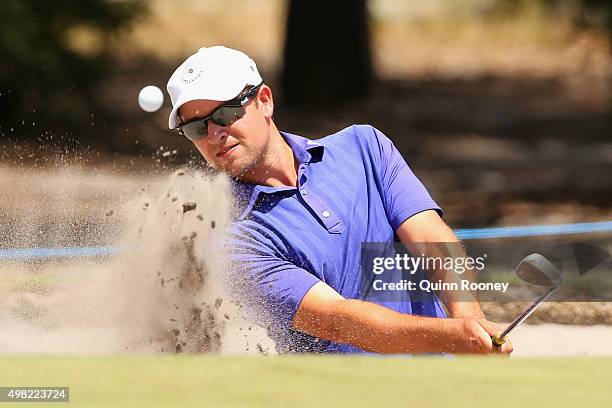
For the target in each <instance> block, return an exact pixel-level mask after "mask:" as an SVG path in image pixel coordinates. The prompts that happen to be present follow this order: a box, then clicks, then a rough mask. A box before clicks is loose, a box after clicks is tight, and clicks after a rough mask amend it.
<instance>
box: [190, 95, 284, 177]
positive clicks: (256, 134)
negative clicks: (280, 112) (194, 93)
mask: <svg viewBox="0 0 612 408" xmlns="http://www.w3.org/2000/svg"><path fill="white" fill-rule="evenodd" d="M222 104H223V103H222V102H219V101H211V100H203V99H200V100H196V101H191V102H187V103H185V104H184V105H182V106H181V107H180V109H179V114H180V117H181V120H182V122H183V123H186V122H190V121H192V120H194V119H196V118H202V117H206V116H208V115H209V114H210V113H211V112H212V111H213V110H214V109H216V108H217V107H219V106H220V105H222ZM244 108H245V112H246V113H245V115H244V116H243V117H242V118H240V119H238V120H237V121H236V122H234V123H232V124H231V125H228V126H225V127H223V126H220V125H217V124H216V123H214V122H213V121H208V136H207V137H204V138H201V139H198V140H194V141H193V144H194V145H195V146H196V147H197V148H198V150H199V151H200V153H201V154H202V156H204V158H205V159H206V161H207V162H208V163H209V164H210V166H212V167H213V168H214V169H216V170H220V171H223V172H225V173H227V174H228V175H230V176H231V177H238V178H242V177H243V176H244V175H246V174H247V173H250V172H256V171H257V170H258V167H259V166H260V165H261V164H262V160H263V157H264V156H265V154H266V152H267V148H268V142H269V137H270V121H271V119H272V112H273V110H274V105H273V101H272V92H271V90H270V88H269V87H267V86H266V85H262V87H261V88H260V89H259V91H258V92H257V93H256V94H255V95H254V96H252V97H250V98H249V100H248V102H247V103H246V104H245V105H244Z"/></svg>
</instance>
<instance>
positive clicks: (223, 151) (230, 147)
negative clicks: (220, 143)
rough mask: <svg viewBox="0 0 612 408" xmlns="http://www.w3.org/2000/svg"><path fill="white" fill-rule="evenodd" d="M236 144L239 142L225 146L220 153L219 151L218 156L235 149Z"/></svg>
mask: <svg viewBox="0 0 612 408" xmlns="http://www.w3.org/2000/svg"><path fill="white" fill-rule="evenodd" d="M236 146H238V143H236V144H235V145H232V146H227V147H225V148H224V149H223V150H220V151H219V153H217V157H222V156H225V155H227V154H229V153H230V152H231V151H232V150H234V148H235V147H236Z"/></svg>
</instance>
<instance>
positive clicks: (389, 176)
mask: <svg viewBox="0 0 612 408" xmlns="http://www.w3.org/2000/svg"><path fill="white" fill-rule="evenodd" d="M330 69H333V67H330ZM356 86H358V84H356ZM316 91H317V90H316V89H313V92H316ZM168 92H169V94H170V98H171V100H172V105H173V109H172V112H171V113H170V117H169V127H170V129H177V130H178V131H179V133H181V134H182V135H184V136H185V137H187V138H188V139H189V140H191V141H192V142H193V144H194V145H195V146H196V148H197V149H198V150H199V151H200V153H201V154H202V156H204V158H205V159H206V161H207V162H208V164H209V165H210V166H212V167H213V168H214V169H217V170H219V171H222V172H225V173H226V174H228V175H229V176H230V177H232V178H233V181H234V187H235V194H236V200H237V203H238V209H237V212H236V220H235V222H234V223H233V225H232V227H231V230H230V232H231V235H230V236H231V238H230V239H229V242H228V247H227V250H228V253H229V254H230V256H231V258H232V264H233V265H234V268H233V269H232V275H231V276H232V279H233V280H234V288H235V290H237V291H242V292H239V293H240V294H241V296H242V299H244V301H243V303H244V304H246V305H247V306H248V307H249V308H252V309H253V310H256V311H257V314H258V317H259V321H260V323H261V324H263V325H264V327H267V329H268V334H269V335H270V336H271V338H272V339H273V340H275V342H276V346H277V350H278V351H279V352H336V353H351V352H364V351H365V352H376V353H394V354H414V353H445V352H448V353H506V354H509V353H510V352H511V351H512V345H511V343H510V342H509V341H507V342H506V343H505V344H504V345H502V346H501V347H496V346H494V345H493V343H492V341H491V337H492V336H494V335H495V334H496V333H497V332H499V328H498V327H497V326H496V325H495V324H493V323H491V322H488V321H487V320H485V319H484V316H483V314H482V311H481V309H480V306H479V304H478V302H476V301H460V300H458V299H456V298H455V297H454V296H453V294H452V293H441V294H440V297H438V296H436V295H435V294H429V295H427V294H421V296H419V298H418V300H415V299H411V298H410V296H409V294H407V293H403V294H402V295H401V296H402V298H401V301H394V302H387V303H385V302H375V301H370V300H368V298H367V297H366V296H365V295H364V293H363V292H362V291H361V290H360V282H361V275H360V274H361V273H362V271H361V270H360V258H361V246H362V243H366V242H382V243H385V242H393V241H394V236H395V235H397V236H398V237H399V239H400V240H401V242H402V243H403V244H404V245H405V246H406V247H408V248H411V247H413V246H414V245H415V243H423V242H457V239H456V237H455V235H454V234H453V232H452V230H451V229H450V228H449V227H448V226H447V225H446V224H445V223H444V222H443V221H442V219H441V217H440V215H441V209H440V208H439V207H438V205H437V204H436V203H435V202H434V201H433V200H432V198H431V197H430V195H429V194H428V192H427V190H426V189H425V187H424V186H423V185H422V184H421V183H420V181H419V180H418V179H417V178H416V177H415V175H414V174H413V173H412V171H411V170H410V168H409V167H408V165H407V164H406V162H405V161H404V159H403V158H402V156H401V155H400V153H399V152H398V150H397V149H396V148H395V146H394V145H393V143H392V142H391V141H390V140H389V139H388V138H387V137H386V136H385V135H383V134H382V133H381V132H380V131H379V130H377V129H375V128H374V127H372V126H366V125H353V126H350V127H348V128H346V129H343V130H341V131H339V132H338V133H335V134H333V135H329V136H327V137H324V138H321V139H318V140H317V141H313V140H309V139H307V138H304V137H300V136H297V135H293V134H290V133H286V132H281V131H279V130H278V128H277V127H276V125H275V122H274V120H273V114H274V99H273V94H272V90H271V89H270V87H268V86H267V85H266V84H265V83H264V82H263V81H262V78H261V76H260V75H259V73H258V70H257V67H256V65H255V63H254V62H253V60H251V59H250V58H249V57H248V56H247V55H245V54H243V53H242V52H239V51H236V50H233V49H229V48H225V47H221V46H215V47H209V48H201V49H200V50H199V51H198V52H196V53H195V54H194V55H192V56H190V57H189V58H187V60H186V61H184V62H183V63H182V64H181V65H180V66H179V67H178V68H177V69H176V70H175V71H174V73H173V74H172V76H171V78H170V80H169V82H168ZM451 275H452V274H451ZM442 303H444V304H445V306H446V309H447V310H448V313H449V314H450V316H448V317H447V315H446V313H445V311H444V309H443V307H442Z"/></svg>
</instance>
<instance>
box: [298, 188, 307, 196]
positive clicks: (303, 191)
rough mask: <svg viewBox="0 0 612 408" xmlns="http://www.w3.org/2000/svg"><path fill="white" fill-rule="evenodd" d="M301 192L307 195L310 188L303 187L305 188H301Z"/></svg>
mask: <svg viewBox="0 0 612 408" xmlns="http://www.w3.org/2000/svg"><path fill="white" fill-rule="evenodd" d="M300 193H302V195H306V194H308V190H306V189H305V188H303V189H301V190H300Z"/></svg>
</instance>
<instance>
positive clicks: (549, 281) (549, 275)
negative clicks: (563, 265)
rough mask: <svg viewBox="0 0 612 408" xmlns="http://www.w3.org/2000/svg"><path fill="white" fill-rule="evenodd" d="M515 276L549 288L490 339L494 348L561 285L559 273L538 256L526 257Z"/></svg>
mask: <svg viewBox="0 0 612 408" xmlns="http://www.w3.org/2000/svg"><path fill="white" fill-rule="evenodd" d="M516 274H517V275H518V276H519V278H521V279H522V280H524V281H526V282H529V283H533V284H534V285H539V286H551V288H550V289H548V290H547V291H546V293H544V295H542V296H541V297H540V298H539V299H538V300H536V301H535V302H533V304H532V305H531V306H529V308H528V309H527V310H525V311H524V312H523V313H522V314H520V315H519V316H518V317H517V318H516V319H514V321H513V322H512V323H510V325H508V327H506V328H505V329H504V330H502V331H501V332H499V333H497V334H496V335H495V336H493V337H492V338H491V340H492V342H493V344H494V345H495V346H496V347H501V346H502V345H503V344H504V343H505V342H506V336H508V334H509V333H510V332H511V331H512V330H513V329H514V328H515V327H516V326H518V325H519V324H521V323H522V322H524V321H525V320H526V319H527V318H528V317H529V316H530V315H531V314H532V313H533V312H534V311H535V310H536V309H537V307H538V306H539V305H540V304H541V303H542V302H544V301H545V300H546V299H547V298H548V297H549V296H550V295H552V294H553V293H554V292H555V291H557V289H559V287H561V284H562V283H563V281H562V279H561V272H560V271H559V269H557V267H555V265H553V264H552V262H550V261H549V260H548V259H546V258H545V257H544V256H543V255H540V254H531V255H528V256H526V257H525V258H524V259H523V260H522V261H521V262H520V263H519V264H518V266H517V268H516Z"/></svg>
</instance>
